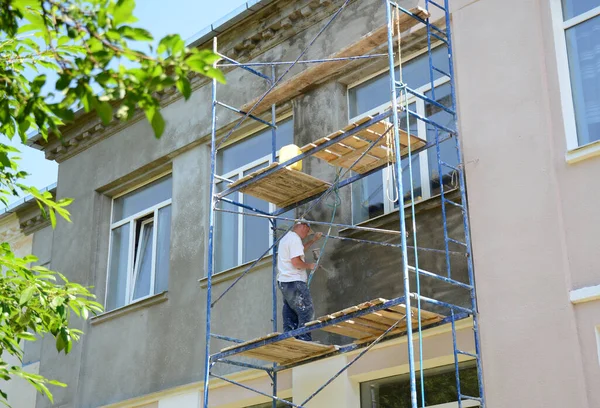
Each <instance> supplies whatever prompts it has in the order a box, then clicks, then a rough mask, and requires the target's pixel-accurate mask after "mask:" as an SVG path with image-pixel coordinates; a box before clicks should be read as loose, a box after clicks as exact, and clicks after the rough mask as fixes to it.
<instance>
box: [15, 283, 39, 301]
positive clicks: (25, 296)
mask: <svg viewBox="0 0 600 408" xmlns="http://www.w3.org/2000/svg"><path fill="white" fill-rule="evenodd" d="M35 290H36V287H35V286H29V287H28V288H27V289H25V290H24V291H23V292H21V297H20V299H19V305H24V304H25V303H27V302H29V301H30V300H31V298H32V297H33V294H34V293H35Z"/></svg>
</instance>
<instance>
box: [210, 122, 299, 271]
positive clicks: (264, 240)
mask: <svg viewBox="0 0 600 408" xmlns="http://www.w3.org/2000/svg"><path fill="white" fill-rule="evenodd" d="M271 138H272V133H271V129H270V128H266V129H264V130H262V131H260V132H258V133H256V134H254V135H252V136H250V137H247V138H244V139H243V140H241V141H240V142H237V143H235V144H233V145H231V146H228V147H225V148H223V149H221V150H219V153H218V157H217V173H218V174H220V175H221V177H223V178H225V179H227V180H231V181H235V180H237V179H239V178H241V177H244V176H247V175H248V174H250V173H252V172H254V171H256V170H258V169H260V168H262V167H266V166H268V165H269V164H270V163H271V162H272V160H271V159H272V157H271V149H272V146H271ZM293 142H294V121H293V119H288V120H285V121H283V122H281V123H279V124H278V125H277V150H279V149H280V148H281V147H283V146H285V145H288V144H291V143H293ZM216 182H217V185H216V190H217V192H220V191H224V190H225V189H226V188H227V182H225V181H222V180H217V181H216ZM227 198H229V199H231V200H233V201H236V202H238V203H243V204H245V205H248V206H251V207H253V208H256V209H259V210H261V211H267V212H270V211H274V210H275V207H274V206H273V205H272V204H270V203H268V202H266V201H263V200H259V199H257V198H254V197H252V196H250V195H245V194H242V193H234V194H231V195H229V196H228V197H227ZM219 206H220V208H222V209H224V210H227V211H235V212H237V213H238V214H231V213H225V212H216V214H215V223H216V228H215V240H216V245H215V270H216V271H217V272H221V271H224V270H227V269H230V268H234V267H236V266H239V265H241V264H243V263H246V262H250V261H253V260H255V259H257V258H258V257H259V256H260V255H262V254H263V253H264V252H265V251H266V250H267V248H268V247H269V246H270V245H271V244H272V242H273V241H272V235H271V234H270V223H269V220H268V219H265V218H258V217H252V216H244V215H242V214H241V213H242V212H243V211H248V210H244V209H243V208H241V207H238V206H236V205H233V204H228V203H225V202H222V203H221V204H219ZM284 216H286V215H284Z"/></svg>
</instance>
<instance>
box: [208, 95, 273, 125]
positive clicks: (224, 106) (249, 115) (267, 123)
mask: <svg viewBox="0 0 600 408" xmlns="http://www.w3.org/2000/svg"><path fill="white" fill-rule="evenodd" d="M217 105H219V106H222V107H223V108H225V109H229V110H230V111H232V112H235V113H237V114H239V115H242V116H248V117H249V118H250V119H253V120H255V121H257V122H259V123H262V124H263V125H266V126H269V127H275V125H274V124H271V122H267V121H266V120H264V119H261V118H259V117H258V116H254V115H251V114H249V113H248V112H245V111H243V110H241V109H238V108H234V107H233V106H231V105H227V104H226V103H223V102H219V101H217Z"/></svg>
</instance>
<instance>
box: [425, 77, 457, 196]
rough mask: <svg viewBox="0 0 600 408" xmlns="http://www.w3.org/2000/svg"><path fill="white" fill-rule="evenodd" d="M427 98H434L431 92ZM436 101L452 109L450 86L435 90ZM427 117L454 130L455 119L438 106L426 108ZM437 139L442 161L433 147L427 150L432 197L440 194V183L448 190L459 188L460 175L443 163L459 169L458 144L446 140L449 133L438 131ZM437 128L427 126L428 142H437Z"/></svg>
mask: <svg viewBox="0 0 600 408" xmlns="http://www.w3.org/2000/svg"><path fill="white" fill-rule="evenodd" d="M426 95H427V97H429V98H432V97H433V95H432V93H431V91H429V92H427V93H426ZM435 100H436V101H437V102H439V103H440V104H441V105H443V106H446V107H452V95H451V88H450V84H444V85H441V86H438V87H437V88H435ZM425 116H427V118H429V119H431V120H433V121H435V123H438V124H440V125H443V126H445V127H447V128H449V129H454V117H453V116H452V115H451V114H449V113H448V112H446V111H445V110H443V109H441V108H440V107H438V106H434V105H430V104H428V105H427V106H426V107H425ZM437 137H438V138H439V140H441V142H440V144H439V145H440V160H439V162H438V157H437V149H436V148H435V147H432V148H430V149H428V150H427V155H428V163H429V180H430V184H431V195H432V196H434V195H437V194H440V183H443V184H444V186H446V187H448V188H447V189H446V190H448V189H451V188H456V187H458V184H457V183H458V174H456V171H455V170H454V169H452V168H450V167H448V166H445V165H443V164H441V163H442V162H443V163H447V164H449V165H450V166H452V167H454V168H457V166H458V154H457V151H456V142H455V140H454V139H453V138H450V139H446V140H444V139H445V138H447V137H448V132H446V131H443V130H440V129H438V130H437ZM435 139H436V128H435V127H434V126H433V125H429V124H427V141H428V142H435V141H436V140H435ZM440 168H441V170H442V177H440V171H439V170H440Z"/></svg>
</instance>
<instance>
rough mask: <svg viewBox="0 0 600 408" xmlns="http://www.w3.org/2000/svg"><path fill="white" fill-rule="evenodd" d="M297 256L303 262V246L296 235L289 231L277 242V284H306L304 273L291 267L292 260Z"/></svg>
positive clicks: (302, 270)
mask: <svg viewBox="0 0 600 408" xmlns="http://www.w3.org/2000/svg"><path fill="white" fill-rule="evenodd" d="M297 256H299V257H300V259H302V261H304V245H303V244H302V239H300V237H299V236H298V234H296V233H295V232H294V231H290V232H288V233H287V234H285V236H284V237H283V238H281V241H279V246H278V254H277V269H278V270H279V274H278V275H277V280H278V281H279V282H296V281H302V282H306V279H307V276H306V271H305V270H304V269H298V268H296V267H295V266H294V265H292V258H295V257H297Z"/></svg>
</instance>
